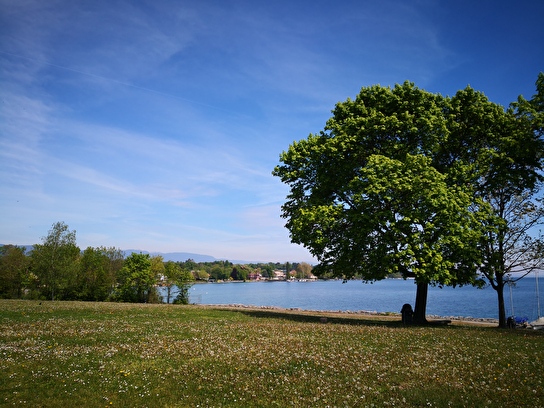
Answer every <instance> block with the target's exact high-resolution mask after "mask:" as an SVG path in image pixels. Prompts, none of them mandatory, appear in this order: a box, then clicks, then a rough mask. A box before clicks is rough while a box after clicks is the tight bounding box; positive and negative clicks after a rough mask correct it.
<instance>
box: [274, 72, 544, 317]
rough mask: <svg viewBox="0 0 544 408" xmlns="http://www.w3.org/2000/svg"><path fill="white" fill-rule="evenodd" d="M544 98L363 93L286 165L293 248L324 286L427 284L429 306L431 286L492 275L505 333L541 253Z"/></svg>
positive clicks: (542, 81) (291, 152)
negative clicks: (523, 213)
mask: <svg viewBox="0 0 544 408" xmlns="http://www.w3.org/2000/svg"><path fill="white" fill-rule="evenodd" d="M543 95H544V75H543V74H540V75H539V79H538V81H537V94H536V95H535V96H534V97H533V99H532V100H531V101H526V100H524V99H523V98H521V97H520V98H519V99H518V103H517V104H515V105H513V106H512V107H511V108H510V109H508V110H505V109H504V108H503V107H502V106H500V105H498V104H494V103H492V102H490V101H489V100H488V99H487V97H486V96H485V95H484V94H483V93H481V92H477V91H475V90H473V89H472V88H470V87H467V88H466V89H464V90H460V91H459V92H457V93H456V94H455V95H454V96H453V97H451V98H446V97H442V96H441V95H439V94H431V93H429V92H426V91H424V90H421V89H418V88H417V87H415V86H414V84H412V83H410V82H405V83H404V84H402V85H396V86H395V87H394V88H384V87H381V86H372V87H367V88H363V89H361V91H360V93H359V94H358V95H357V97H356V99H355V100H351V99H347V100H346V101H345V102H341V103H338V104H337V105H336V107H335V109H334V110H333V116H332V117H331V118H330V119H329V120H328V121H327V123H326V126H325V129H324V130H323V131H322V132H320V133H319V134H310V135H309V136H308V138H307V139H304V140H301V141H298V142H294V143H293V144H292V145H291V146H290V147H289V149H288V150H287V151H285V152H283V153H282V154H281V155H280V162H281V164H280V165H278V166H276V168H275V169H274V171H273V174H274V175H275V176H278V177H280V178H281V180H282V181H283V182H284V183H286V184H288V185H289V187H290V192H289V195H288V196H287V200H286V202H285V204H284V205H283V206H282V216H283V217H284V218H285V219H286V220H287V223H286V227H287V228H288V230H289V231H290V235H291V240H292V241H293V242H295V243H298V244H302V245H304V246H305V247H306V248H308V250H309V251H310V252H311V253H312V254H313V255H314V256H315V257H316V258H317V259H318V260H319V265H318V266H317V267H316V268H315V271H316V273H319V274H321V275H323V274H333V275H335V276H339V277H348V278H349V277H352V276H356V275H360V276H362V277H363V279H368V280H375V279H382V278H384V277H385V276H386V275H388V274H390V273H401V274H402V275H403V276H404V277H406V276H410V275H411V276H415V278H416V280H417V282H418V299H421V301H422V302H425V301H426V295H425V294H424V293H423V292H422V293H421V296H420V288H422V289H423V286H420V285H419V284H426V283H437V284H446V285H458V284H466V283H472V284H476V285H481V284H482V280H481V279H479V278H478V276H477V275H476V272H480V273H483V274H484V275H485V276H486V277H487V279H488V280H489V282H490V283H491V285H492V286H493V288H495V289H496V290H497V294H498V297H499V316H500V321H501V325H503V324H505V323H506V319H505V317H504V299H503V298H502V297H503V294H502V291H503V286H504V275H505V274H506V273H508V272H510V271H512V270H513V269H512V267H513V265H518V266H519V262H518V261H519V260H520V259H523V260H525V261H528V260H529V259H530V257H529V256H528V255H527V254H533V259H534V254H535V253H537V251H536V250H533V249H531V250H529V251H523V249H522V248H523V246H524V245H525V244H527V243H530V242H533V243H538V242H539V241H531V240H530V238H529V236H528V231H529V229H530V228H531V227H533V226H535V225H537V224H538V223H539V222H540V220H541V218H542V217H541V215H542V213H543V211H542V210H540V209H538V207H539V206H540V203H539V202H537V201H535V200H534V197H535V194H536V193H537V192H538V191H539V188H540V182H541V178H542V176H541V171H542V159H543V157H544V145H543V143H544V142H543V140H542V138H541V136H542V117H543V116H542V115H543V111H544V109H543V106H544V104H543V103H542V101H543V100H544V96H543ZM520 198H523V200H524V201H526V202H527V203H528V204H529V203H530V205H528V206H526V207H525V208H532V209H533V212H532V215H531V216H530V217H526V218H524V221H527V222H526V223H524V224H523V225H520V224H519V223H516V222H515V219H519V217H518V218H515V217H513V216H512V214H514V213H515V212H512V211H511V209H512V208H513V204H515V202H517V201H519V200H520ZM509 211H510V212H509ZM515 214H517V215H519V214H520V212H519V211H518V212H517V213H515ZM507 243H508V244H507ZM520 243H523V245H520ZM506 244H507V245H506ZM520 254H523V255H521V256H520ZM533 265H534V263H533ZM417 305H418V302H417V301H416V314H419V312H418V310H421V309H419V308H418V306H417ZM419 315H420V314H419Z"/></svg>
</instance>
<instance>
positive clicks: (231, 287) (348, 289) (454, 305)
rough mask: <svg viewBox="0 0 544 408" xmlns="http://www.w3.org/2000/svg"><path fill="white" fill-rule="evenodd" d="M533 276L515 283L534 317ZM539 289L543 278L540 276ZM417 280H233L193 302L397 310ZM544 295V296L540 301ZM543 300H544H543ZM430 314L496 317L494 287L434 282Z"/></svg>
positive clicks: (196, 293) (517, 309)
mask: <svg viewBox="0 0 544 408" xmlns="http://www.w3.org/2000/svg"><path fill="white" fill-rule="evenodd" d="M535 286H536V285H535V279H534V277H527V278H524V279H521V280H520V281H518V282H517V283H516V286H515V287H513V288H512V300H513V308H514V315H515V316H520V317H527V318H529V320H533V319H535V318H536V317H537V301H536V292H535ZM539 287H540V290H541V292H542V291H543V290H544V278H540V279H539ZM415 295H416V285H415V284H414V281H413V280H402V279H385V280H382V281H379V282H374V283H373V284H365V283H362V282H361V281H349V282H347V283H344V284H343V283H342V281H317V282H247V283H242V282H233V283H204V284H195V285H193V286H192V288H191V290H190V302H191V303H199V304H242V305H248V306H249V305H251V306H276V307H282V308H299V309H306V310H331V311H336V310H341V311H362V310H364V311H376V312H399V311H400V309H401V307H402V305H403V304H404V303H410V304H412V306H414V302H415ZM504 298H505V303H506V313H507V315H511V314H512V305H511V302H510V288H509V287H508V286H506V287H505V290H504ZM543 304H544V298H543V296H541V305H543ZM543 306H544V305H543ZM427 314H429V315H438V316H464V317H481V318H495V319H496V318H498V313H497V295H496V292H495V291H494V290H493V289H492V288H490V287H487V288H485V289H476V288H473V287H462V288H450V287H445V288H443V289H440V288H438V287H430V288H429V294H428V299H427Z"/></svg>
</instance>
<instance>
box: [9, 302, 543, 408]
mask: <svg viewBox="0 0 544 408" xmlns="http://www.w3.org/2000/svg"><path fill="white" fill-rule="evenodd" d="M0 309H1V311H0V406H25V405H26V406H29V407H65V408H68V407H81V408H83V407H197V406H200V407H225V406H230V407H257V406H259V407H267V406H278V407H289V406H298V407H326V406H330V407H366V406H373V404H374V406H380V407H382V406H397V407H399V406H400V407H406V406H425V407H428V406H435V407H436V406H438V407H446V406H457V407H467V406H474V407H485V406H489V407H497V406H501V407H519V406H528V407H542V406H544V335H542V334H539V333H537V332H533V331H528V330H500V329H496V328H489V327H485V328H484V327H471V326H443V327H403V326H402V325H401V324H400V322H399V321H398V320H400V318H398V319H395V320H391V318H387V317H379V316H378V317H376V318H374V319H371V318H368V317H364V316H351V317H349V318H348V317H342V316H339V317H336V318H335V317H334V316H332V315H329V317H328V321H327V322H326V323H323V322H321V321H320V315H319V314H318V313H315V314H311V313H302V312H289V313H288V312H279V311H267V310H251V309H235V310H226V309H223V310H222V309H216V308H215V309H214V308H211V307H202V306H173V305H133V304H116V303H85V302H42V303H41V304H40V303H39V302H33V301H11V300H2V301H0Z"/></svg>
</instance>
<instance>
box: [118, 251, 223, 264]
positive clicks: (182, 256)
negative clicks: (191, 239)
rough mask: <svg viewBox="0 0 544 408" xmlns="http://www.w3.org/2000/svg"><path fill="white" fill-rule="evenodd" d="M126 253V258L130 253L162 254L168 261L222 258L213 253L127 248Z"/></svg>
mask: <svg viewBox="0 0 544 408" xmlns="http://www.w3.org/2000/svg"><path fill="white" fill-rule="evenodd" d="M122 251H123V253H124V254H125V258H126V257H127V256H130V254H133V253H137V254H140V253H142V254H149V255H151V256H159V255H160V256H162V259H164V261H165V262H168V261H174V262H185V261H186V260H188V259H192V260H193V261H195V262H214V261H220V259H217V258H214V257H213V256H211V255H203V254H193V253H191V252H149V251H144V250H140V249H125V250H122Z"/></svg>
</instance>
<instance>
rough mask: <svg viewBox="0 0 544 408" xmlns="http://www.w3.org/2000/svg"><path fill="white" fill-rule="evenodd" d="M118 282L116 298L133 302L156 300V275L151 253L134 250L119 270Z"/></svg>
mask: <svg viewBox="0 0 544 408" xmlns="http://www.w3.org/2000/svg"><path fill="white" fill-rule="evenodd" d="M118 283H119V285H118V287H117V289H116V291H115V293H114V300H117V301H122V302H133V303H147V302H151V301H154V300H155V298H156V290H155V287H154V285H155V275H154V274H153V270H152V269H151V259H150V257H149V254H141V253H140V254H137V253H135V252H133V253H132V254H131V255H130V256H129V257H127V258H126V259H125V262H124V265H123V267H122V268H121V270H120V271H119V279H118ZM154 292H155V293H154Z"/></svg>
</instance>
